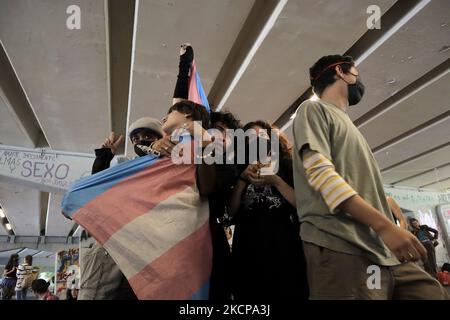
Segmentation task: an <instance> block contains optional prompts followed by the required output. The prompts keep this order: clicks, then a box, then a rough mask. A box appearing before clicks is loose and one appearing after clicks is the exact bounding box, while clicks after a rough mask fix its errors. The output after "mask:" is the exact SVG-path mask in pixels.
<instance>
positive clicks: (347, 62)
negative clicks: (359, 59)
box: [309, 54, 355, 97]
mask: <svg viewBox="0 0 450 320" xmlns="http://www.w3.org/2000/svg"><path fill="white" fill-rule="evenodd" d="M337 65H340V66H341V68H342V71H343V72H344V73H348V72H349V71H350V69H351V67H353V66H354V65H355V62H354V61H353V58H352V57H351V56H342V55H339V54H335V55H329V56H324V57H322V58H320V59H319V60H318V61H317V62H316V63H314V65H313V66H312V67H311V68H309V78H310V82H311V86H312V87H313V90H314V93H315V94H317V95H318V96H319V97H320V96H321V95H322V93H323V91H324V90H325V88H326V87H328V86H329V85H331V84H333V83H334V82H335V81H336V79H334V75H335V74H336V70H335V69H334V67H335V66H337Z"/></svg>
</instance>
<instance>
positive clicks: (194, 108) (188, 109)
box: [167, 100, 209, 129]
mask: <svg viewBox="0 0 450 320" xmlns="http://www.w3.org/2000/svg"><path fill="white" fill-rule="evenodd" d="M174 110H175V111H178V112H180V113H183V114H190V115H191V118H192V120H194V121H201V122H202V127H203V128H204V129H209V113H208V111H207V110H206V107H205V106H202V105H201V104H198V103H195V102H192V101H189V100H183V101H180V102H177V103H175V104H174V105H173V106H171V107H170V108H169V111H168V112H167V113H168V114H169V113H171V112H172V111H174Z"/></svg>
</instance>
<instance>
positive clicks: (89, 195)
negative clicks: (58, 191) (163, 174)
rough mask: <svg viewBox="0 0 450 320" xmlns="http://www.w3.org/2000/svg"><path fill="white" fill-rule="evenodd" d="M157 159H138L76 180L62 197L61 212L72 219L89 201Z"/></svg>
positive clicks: (149, 157)
mask: <svg viewBox="0 0 450 320" xmlns="http://www.w3.org/2000/svg"><path fill="white" fill-rule="evenodd" d="M157 159H158V158H157V157H155V156H153V155H147V156H144V157H139V158H136V159H133V160H129V161H126V162H124V163H121V164H119V165H117V166H114V167H112V168H108V169H106V170H103V171H101V172H98V173H96V174H93V175H91V176H88V177H85V178H82V179H80V180H77V181H76V182H75V183H74V184H73V185H72V186H71V187H70V189H69V190H68V191H67V192H66V194H65V195H64V198H63V200H62V204H61V206H62V212H63V213H64V215H66V216H68V217H70V218H72V216H73V214H74V213H75V212H76V211H77V210H78V209H80V208H81V207H83V206H84V205H85V204H87V203H88V202H89V201H91V200H92V199H94V198H95V197H97V196H99V195H101V194H102V193H103V192H105V191H107V190H108V189H110V188H112V187H114V185H116V184H118V183H119V182H121V181H122V180H125V179H127V178H129V177H131V176H132V175H134V174H136V173H138V172H139V171H141V170H143V169H145V168H148V167H150V166H151V165H153V164H154V163H155V162H156V160H157Z"/></svg>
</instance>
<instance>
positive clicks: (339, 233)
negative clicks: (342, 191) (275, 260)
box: [293, 100, 400, 266]
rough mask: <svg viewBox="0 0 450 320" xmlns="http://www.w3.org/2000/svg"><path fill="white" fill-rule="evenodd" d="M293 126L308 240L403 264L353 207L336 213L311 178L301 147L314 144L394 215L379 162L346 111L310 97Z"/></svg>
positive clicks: (299, 196)
mask: <svg viewBox="0 0 450 320" xmlns="http://www.w3.org/2000/svg"><path fill="white" fill-rule="evenodd" d="M380 129H381V128H380ZM293 130H294V132H293V133H294V143H295V152H294V158H293V162H294V184H295V196H296V201H297V213H298V215H299V219H300V222H301V231H300V235H301V237H302V239H303V241H306V242H311V243H314V244H316V245H318V246H321V247H325V248H328V249H330V250H334V251H337V252H343V253H348V254H354V255H362V256H365V257H367V258H368V259H370V260H371V261H373V262H374V263H376V264H379V265H385V266H392V265H397V264H400V262H399V261H398V260H397V259H396V258H395V256H394V255H393V254H392V253H391V251H390V250H389V249H388V248H387V247H386V245H385V244H384V242H383V241H382V240H381V239H380V237H379V236H378V235H377V234H376V233H375V231H373V230H372V229H371V228H370V227H368V226H366V225H364V224H362V223H360V222H358V221H357V220H355V219H353V218H352V216H351V215H350V214H348V213H345V212H339V213H331V211H330V209H329V208H328V206H327V205H326V203H325V201H324V200H323V198H322V195H321V194H320V192H318V191H316V190H314V189H313V188H312V187H311V186H310V185H309V183H308V181H307V179H306V173H305V169H304V167H303V162H302V159H301V157H300V150H301V149H302V147H304V146H305V145H309V149H310V150H313V151H317V152H319V153H321V154H322V155H323V156H325V157H326V158H328V159H329V160H330V161H331V162H332V163H333V164H334V166H335V170H336V172H337V173H338V174H339V175H340V176H341V177H342V178H343V179H344V180H345V181H346V182H347V183H348V184H349V185H350V186H351V187H352V188H353V189H354V190H355V191H356V192H357V193H358V194H359V195H360V196H361V197H362V198H363V199H364V200H366V201H367V202H368V203H370V204H371V205H372V206H373V207H374V208H376V209H378V210H379V211H380V212H382V213H383V214H385V215H386V216H387V217H388V219H390V220H391V221H394V219H393V216H392V213H391V211H390V209H389V204H388V202H387V200H386V196H385V194H384V189H383V184H382V181H381V174H380V170H379V168H378V165H377V162H376V160H375V158H374V156H373V154H372V152H371V150H370V147H369V145H368V143H367V141H366V139H364V137H363V135H362V134H361V133H360V132H359V130H358V129H357V128H356V126H355V125H354V124H353V122H352V121H351V119H350V118H349V116H348V115H347V113H346V112H345V111H343V110H342V109H340V108H338V107H337V106H335V105H333V104H331V103H328V102H325V101H323V100H319V101H311V100H307V101H305V102H303V103H302V104H301V105H300V107H299V108H298V110H297V115H296V117H295V119H294V123H293Z"/></svg>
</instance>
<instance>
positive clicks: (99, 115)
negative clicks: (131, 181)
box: [0, 0, 450, 237]
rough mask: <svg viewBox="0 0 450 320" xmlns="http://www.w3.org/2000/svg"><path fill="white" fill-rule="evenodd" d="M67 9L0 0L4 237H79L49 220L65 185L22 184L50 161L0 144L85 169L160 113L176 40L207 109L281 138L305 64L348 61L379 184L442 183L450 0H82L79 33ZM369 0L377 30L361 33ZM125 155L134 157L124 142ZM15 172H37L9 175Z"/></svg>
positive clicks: (50, 0)
mask: <svg viewBox="0 0 450 320" xmlns="http://www.w3.org/2000/svg"><path fill="white" fill-rule="evenodd" d="M73 4H74V1H70V0H38V1H27V0H2V1H0V144H2V145H3V146H1V147H3V149H2V150H3V151H0V206H1V207H2V209H3V211H4V213H5V215H6V218H7V219H8V221H9V223H10V225H11V227H12V231H8V230H6V229H4V228H3V226H0V237H1V236H6V235H13V234H15V235H16V236H47V237H52V236H57V237H68V236H72V235H75V236H76V235H79V232H80V230H79V228H77V226H76V225H74V224H73V222H72V221H69V220H66V219H64V218H63V217H62V216H61V215H60V214H59V213H60V200H61V191H62V189H63V187H62V189H58V188H56V189H55V188H47V187H48V185H47V187H46V186H45V183H44V184H43V185H42V186H37V185H36V184H35V182H36V180H33V179H31V178H39V179H43V178H44V177H40V176H43V175H46V178H50V175H52V179H53V180H54V179H55V170H56V169H57V166H58V164H56V163H55V165H54V167H52V169H50V170H49V168H50V167H51V164H50V163H49V162H45V161H41V160H39V158H37V159H35V160H34V162H33V166H32V167H30V163H28V162H25V161H27V160H29V159H23V158H21V161H20V163H19V162H17V163H16V162H14V164H11V163H12V161H13V160H11V159H7V158H8V156H9V158H11V157H10V156H11V155H10V154H5V153H4V150H6V149H8V150H9V151H11V150H12V149H14V148H18V149H19V150H20V152H22V151H23V152H31V151H30V150H34V151H35V152H36V153H38V154H55V153H60V154H61V157H71V156H73V157H72V158H71V160H70V163H69V162H59V164H61V163H66V164H67V165H70V168H79V170H78V171H77V174H79V176H82V175H83V174H85V173H86V174H88V173H89V170H90V164H91V161H92V154H93V149H94V148H96V147H98V146H99V145H100V144H101V143H102V142H103V141H104V139H105V138H106V137H108V135H109V132H110V131H115V132H117V133H125V132H126V130H127V127H128V125H129V124H130V123H132V122H133V121H135V120H136V119H138V118H140V117H142V116H152V117H156V118H162V117H163V116H164V115H165V114H166V112H167V109H168V107H169V105H170V102H171V97H172V92H173V88H174V85H175V81H176V75H177V71H178V51H179V46H180V44H181V43H183V42H190V43H191V44H192V45H193V46H194V49H195V55H196V60H197V64H198V71H199V73H200V75H201V77H202V81H203V85H204V88H205V91H206V92H207V94H208V98H209V101H210V104H211V105H212V106H213V108H217V109H222V110H225V109H228V110H230V111H232V112H233V113H235V114H236V115H237V116H238V117H239V118H240V119H241V120H242V121H243V122H244V123H245V122H247V121H250V120H256V119H264V120H267V121H269V122H274V123H276V124H277V125H278V126H280V127H282V128H283V129H284V130H285V132H286V133H287V134H288V136H290V137H292V134H291V127H290V118H291V117H292V115H293V113H294V112H295V110H296V108H297V107H298V105H299V103H300V102H301V101H303V100H304V99H305V98H309V97H310V95H311V93H310V91H309V89H310V85H309V78H308V68H309V67H310V66H311V65H312V64H313V63H314V62H315V61H316V60H317V59H318V58H319V57H321V56H323V55H326V54H335V53H340V54H343V53H347V54H350V55H353V56H354V57H355V59H356V60H357V62H358V68H359V72H360V74H361V76H362V79H363V81H364V83H365V85H366V95H365V97H364V99H363V101H362V102H361V104H359V105H358V106H356V107H353V108H351V109H349V115H350V117H351V118H352V120H354V121H355V124H356V125H357V126H358V127H359V128H360V130H361V132H362V133H363V135H364V136H365V137H366V138H367V141H368V142H369V144H370V146H371V147H372V149H373V152H374V155H375V157H376V159H377V161H378V162H379V164H380V167H381V169H382V174H383V179H384V181H385V183H386V184H390V185H395V186H409V187H415V188H427V189H433V190H441V191H442V190H444V191H445V190H447V189H448V188H450V161H449V159H450V138H449V137H450V113H449V109H450V108H449V107H450V90H449V88H450V86H449V85H450V2H449V1H448V0H432V1H429V0H400V1H395V0H377V1H373V0H327V1H316V0H302V1H296V0H289V1H288V0H192V1H185V0H170V1H160V0H136V1H135V0H105V1H98V0H80V1H76V5H77V6H78V7H79V9H80V11H79V12H80V19H81V20H80V29H77V28H75V29H71V28H68V25H67V22H68V19H72V18H73V16H72V15H73V12H74V11H70V10H69V13H68V11H67V9H68V7H69V6H72V5H73ZM374 4H375V5H376V6H378V9H379V10H380V13H381V29H375V30H369V29H368V26H367V21H368V19H369V18H370V15H371V14H372V13H371V11H369V12H368V7H369V6H370V5H374ZM122 151H123V152H124V153H125V154H127V155H131V154H132V151H133V150H132V148H130V145H129V141H128V143H127V146H126V147H125V149H124V150H122ZM64 152H66V154H64ZM90 157H91V158H90ZM81 158H83V159H84V160H81ZM60 159H61V158H60ZM67 159H68V158H67ZM14 161H15V160H14ZM68 161H69V160H68ZM80 161H81V162H80ZM36 163H37V165H36ZM41 163H42V164H41ZM46 164H47V165H46ZM11 166H17V169H15V170H16V171H15V172H19V174H20V172H22V171H24V170H25V175H27V173H28V172H31V173H32V174H30V176H33V177H23V176H22V177H21V178H20V179H13V178H14V177H12V175H13V173H12V172H9V173H8V170H9V171H11V168H12V167H11ZM64 168H65V167H61V168H60V169H59V170H60V171H59V172H58V173H57V175H58V176H59V177H62V175H63V173H64V172H63V171H61V170H63V169H64ZM2 170H3V171H2ZM19 170H20V171H19ZM30 170H31V171H30ZM13 171H14V170H13ZM2 172H3V173H2ZM36 175H37V177H36ZM16 178H17V177H16ZM27 178H30V179H27ZM56 178H57V177H56ZM57 180H58V179H56V180H55V181H57ZM60 180H62V179H60ZM56 183H57V182H56ZM38 184H39V181H38ZM53 187H55V186H54V185H53ZM60 187H61V186H60Z"/></svg>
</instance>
